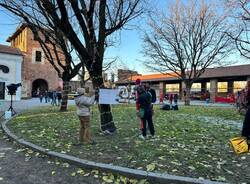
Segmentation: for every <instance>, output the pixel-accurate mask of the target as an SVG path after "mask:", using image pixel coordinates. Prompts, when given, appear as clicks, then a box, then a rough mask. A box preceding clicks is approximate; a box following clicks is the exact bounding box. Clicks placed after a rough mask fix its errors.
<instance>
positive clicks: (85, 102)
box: [75, 88, 95, 144]
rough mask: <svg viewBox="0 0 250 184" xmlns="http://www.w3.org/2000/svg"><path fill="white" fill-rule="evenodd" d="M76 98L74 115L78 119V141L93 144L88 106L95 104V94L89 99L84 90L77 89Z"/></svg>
mask: <svg viewBox="0 0 250 184" xmlns="http://www.w3.org/2000/svg"><path fill="white" fill-rule="evenodd" d="M77 93H78V96H76V97H75V103H76V109H77V110H76V113H77V115H78V116H79V119H80V132H79V141H80V144H81V143H87V144H94V142H93V140H92V139H91V135H90V106H91V105H93V104H94V102H95V94H94V93H92V94H90V97H89V96H87V95H86V94H85V89H84V88H78V89H77Z"/></svg>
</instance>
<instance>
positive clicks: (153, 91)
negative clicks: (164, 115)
mask: <svg viewBox="0 0 250 184" xmlns="http://www.w3.org/2000/svg"><path fill="white" fill-rule="evenodd" d="M145 90H146V91H147V92H149V93H150V94H151V97H152V103H155V102H156V92H155V90H154V89H153V88H151V87H150V83H149V82H146V83H145Z"/></svg>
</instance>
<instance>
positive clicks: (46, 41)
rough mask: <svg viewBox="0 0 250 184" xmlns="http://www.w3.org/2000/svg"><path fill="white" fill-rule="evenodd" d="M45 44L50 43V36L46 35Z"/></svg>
mask: <svg viewBox="0 0 250 184" xmlns="http://www.w3.org/2000/svg"><path fill="white" fill-rule="evenodd" d="M45 43H49V36H48V35H45Z"/></svg>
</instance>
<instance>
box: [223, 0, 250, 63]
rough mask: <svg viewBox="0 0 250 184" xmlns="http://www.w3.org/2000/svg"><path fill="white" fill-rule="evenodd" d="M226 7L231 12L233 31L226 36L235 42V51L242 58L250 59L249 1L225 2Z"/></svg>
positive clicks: (229, 0) (226, 0) (234, 0)
mask: <svg viewBox="0 0 250 184" xmlns="http://www.w3.org/2000/svg"><path fill="white" fill-rule="evenodd" d="M225 2H226V6H227V8H228V9H229V11H230V12H231V14H230V15H231V18H232V20H231V21H232V22H233V24H232V25H234V29H233V30H232V31H231V32H229V31H227V33H228V35H229V36H230V37H231V38H232V39H233V40H234V41H235V45H236V47H237V50H238V51H239V52H240V54H241V55H242V56H244V57H245V58H247V59H250V38H249V31H250V29H249V27H250V1H249V0H225Z"/></svg>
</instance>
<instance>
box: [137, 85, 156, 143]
mask: <svg viewBox="0 0 250 184" xmlns="http://www.w3.org/2000/svg"><path fill="white" fill-rule="evenodd" d="M137 91H138V93H139V99H138V103H139V105H140V111H141V110H142V111H143V112H144V113H142V114H143V115H142V114H141V113H140V115H139V116H140V118H141V119H142V122H143V128H142V135H140V138H141V139H143V140H145V138H146V136H147V126H146V125H147V124H148V128H149V131H150V133H151V135H152V137H154V135H155V130H154V124H153V120H152V97H151V95H150V94H149V93H148V92H146V90H145V88H144V87H143V86H139V87H138V90H137Z"/></svg>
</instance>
